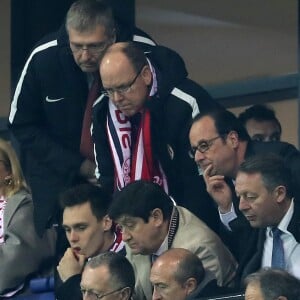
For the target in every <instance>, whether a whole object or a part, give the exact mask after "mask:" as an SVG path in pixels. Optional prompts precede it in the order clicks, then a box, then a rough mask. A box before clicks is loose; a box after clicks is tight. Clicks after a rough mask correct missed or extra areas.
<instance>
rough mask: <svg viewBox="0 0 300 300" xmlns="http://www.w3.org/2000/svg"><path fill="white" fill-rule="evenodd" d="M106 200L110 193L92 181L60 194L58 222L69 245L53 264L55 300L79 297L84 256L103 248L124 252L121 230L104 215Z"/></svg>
mask: <svg viewBox="0 0 300 300" xmlns="http://www.w3.org/2000/svg"><path fill="white" fill-rule="evenodd" d="M110 202H111V197H110V196H109V195H107V194H106V193H105V192H104V191H103V190H102V189H101V188H99V187H97V186H94V185H92V184H82V185H78V186H76V187H73V188H71V189H69V190H67V191H65V192H64V193H63V194H62V195H61V199H60V204H61V208H62V209H63V223H62V226H63V228H64V230H65V232H66V236H67V239H68V241H69V244H70V247H69V248H68V249H67V250H66V252H65V254H64V256H63V257H62V258H61V260H60V262H59V264H58V267H57V271H58V275H59V278H60V281H61V284H58V282H56V286H59V287H58V289H57V290H56V297H57V299H58V300H63V299H66V300H69V299H72V300H75V299H82V297H81V293H80V290H79V284H80V280H81V273H82V270H83V267H84V264H85V262H86V261H87V260H88V259H90V258H91V257H94V256H96V255H98V254H100V253H103V252H106V251H111V252H119V253H122V254H123V255H125V248H124V242H123V241H122V234H121V232H120V231H119V230H117V229H116V228H115V226H114V225H113V223H112V220H111V219H110V218H109V217H108V215H107V210H108V206H109V205H110Z"/></svg>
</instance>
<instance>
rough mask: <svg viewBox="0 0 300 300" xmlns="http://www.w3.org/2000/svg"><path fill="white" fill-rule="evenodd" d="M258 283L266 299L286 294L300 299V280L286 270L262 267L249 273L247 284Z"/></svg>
mask: <svg viewBox="0 0 300 300" xmlns="http://www.w3.org/2000/svg"><path fill="white" fill-rule="evenodd" d="M251 283H258V284H259V285H260V289H261V292H262V294H263V296H264V299H265V300H273V299H277V297H279V296H284V297H286V298H287V299H288V300H300V280H299V279H297V278H296V277H294V276H293V275H291V274H289V273H288V272H286V271H284V270H277V269H271V268H265V269H262V270H260V271H258V272H256V273H252V274H250V275H248V276H247V277H246V279H245V285H246V286H247V285H248V284H251Z"/></svg>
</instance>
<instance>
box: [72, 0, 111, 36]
mask: <svg viewBox="0 0 300 300" xmlns="http://www.w3.org/2000/svg"><path fill="white" fill-rule="evenodd" d="M97 25H101V26H103V27H105V33H106V35H107V36H108V37H109V38H112V37H114V36H115V32H116V24H115V18H114V16H113V11H112V8H111V6H110V5H109V3H108V1H106V0H78V1H75V2H74V3H73V4H72V5H71V7H70V8H69V10H68V12H67V16H66V29H67V31H69V29H70V28H72V29H75V30H76V31H79V32H85V31H90V30H93V29H94V28H95V27H96V26H97Z"/></svg>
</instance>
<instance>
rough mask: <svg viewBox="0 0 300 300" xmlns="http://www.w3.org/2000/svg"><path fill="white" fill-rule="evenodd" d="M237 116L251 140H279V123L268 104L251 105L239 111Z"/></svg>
mask: <svg viewBox="0 0 300 300" xmlns="http://www.w3.org/2000/svg"><path fill="white" fill-rule="evenodd" d="M238 118H239V120H240V121H241V122H242V124H243V125H244V126H245V128H246V130H247V132H248V134H249V136H250V137H251V139H252V140H253V141H261V142H270V141H280V136H281V124H280V122H279V121H278V119H277V118H276V115H275V112H274V110H273V109H271V108H269V107H268V106H266V105H262V104H257V105H253V106H251V107H249V108H247V109H246V110H245V111H244V112H242V113H240V114H239V117H238Z"/></svg>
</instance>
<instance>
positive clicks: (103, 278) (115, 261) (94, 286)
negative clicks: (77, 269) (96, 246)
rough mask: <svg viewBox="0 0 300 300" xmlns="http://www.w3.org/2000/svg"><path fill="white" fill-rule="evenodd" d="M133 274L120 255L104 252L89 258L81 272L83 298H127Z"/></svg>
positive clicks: (130, 292) (120, 299) (92, 299)
mask: <svg viewBox="0 0 300 300" xmlns="http://www.w3.org/2000/svg"><path fill="white" fill-rule="evenodd" d="M134 284H135V276H134V271H133V267H132V265H131V264H130V262H129V261H128V260H127V259H126V258H125V257H124V256H122V255H120V254H117V253H114V252H106V253H103V254H100V255H98V256H95V257H93V258H91V259H90V260H89V261H88V262H87V264H86V265H85V268H84V270H83V273H82V279H81V283H80V288H81V292H82V296H83V299H84V300H85V299H91V300H97V299H102V298H105V299H107V300H110V299H111V300H116V299H117V300H129V299H131V296H132V293H133V291H134Z"/></svg>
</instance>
